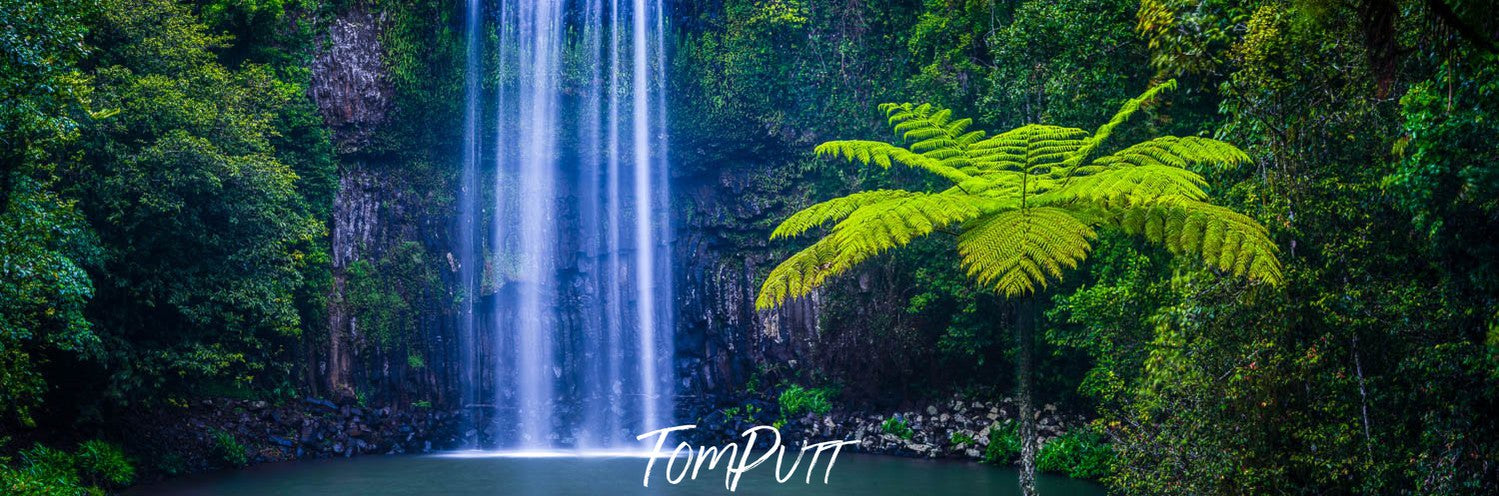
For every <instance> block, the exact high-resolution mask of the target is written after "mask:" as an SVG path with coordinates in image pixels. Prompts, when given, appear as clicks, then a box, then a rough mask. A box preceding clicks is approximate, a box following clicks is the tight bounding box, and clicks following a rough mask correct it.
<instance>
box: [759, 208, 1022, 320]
mask: <svg viewBox="0 0 1499 496" xmlns="http://www.w3.org/2000/svg"><path fill="white" fill-rule="evenodd" d="M904 193H907V194H905V195H890V196H889V197H887V198H883V199H879V200H875V201H871V202H870V203H866V204H864V205H862V206H859V207H857V208H854V209H853V211H852V212H850V213H849V214H847V216H846V217H845V218H844V219H843V220H842V221H839V222H838V223H837V224H836V225H834V226H833V231H832V232H831V233H829V234H828V235H827V236H825V237H824V238H823V239H821V240H819V241H818V242H816V243H814V244H812V246H810V247H807V248H806V249H804V250H802V251H801V252H799V253H797V254H796V255H793V256H792V257H791V258H790V259H787V260H786V262H783V263H782V264H781V265H779V266H777V267H776V268H775V269H774V270H772V271H771V272H770V276H769V278H767V279H766V281H765V284H764V285H763V286H762V287H761V288H760V295H759V297H758V298H756V302H755V305H756V306H757V307H761V308H767V307H772V306H775V305H778V304H780V303H781V302H782V301H785V300H786V299H788V298H796V297H800V296H802V295H805V294H807V293H808V292H810V291H811V290H812V289H814V288H816V287H817V286H818V285H820V284H822V282H823V281H824V280H826V279H827V278H828V277H830V276H833V275H837V274H841V273H843V272H846V271H848V270H849V269H851V268H853V267H854V266H855V265H858V264H859V263H860V262H863V261H865V260H868V259H869V258H871V257H874V256H877V255H879V254H881V253H884V252H885V251H886V250H889V249H891V248H895V247H898V246H903V245H906V244H908V243H910V242H911V241H912V240H915V239H916V238H920V237H922V236H926V235H928V234H931V233H932V232H934V231H936V230H938V229H942V228H944V227H947V226H950V225H953V224H960V223H962V222H965V221H967V220H969V219H973V218H976V217H979V216H980V215H983V214H984V213H985V212H986V209H997V208H1002V204H1000V203H998V202H993V201H988V200H984V199H982V198H974V197H971V196H969V195H964V194H961V193H949V192H944V193H915V192H904ZM814 207H815V206H814ZM803 212H805V210H804V211H803Z"/></svg>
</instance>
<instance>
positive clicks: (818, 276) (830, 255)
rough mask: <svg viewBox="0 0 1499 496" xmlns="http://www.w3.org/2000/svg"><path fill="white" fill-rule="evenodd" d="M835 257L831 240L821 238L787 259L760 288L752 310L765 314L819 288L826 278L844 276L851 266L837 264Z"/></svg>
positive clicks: (835, 249)
mask: <svg viewBox="0 0 1499 496" xmlns="http://www.w3.org/2000/svg"><path fill="white" fill-rule="evenodd" d="M837 254H838V249H837V247H836V246H835V243H834V241H833V240H832V238H823V239H820V240H818V241H817V242H816V243H813V244H812V246H808V247H807V248H806V249H804V250H802V251H799V252H797V253H796V254H795V255H792V256H791V257H790V258H787V259H786V260H785V261H784V262H781V264H780V265H777V266H776V268H774V269H771V271H770V275H769V276H767V277H766V278H765V283H764V284H761V285H760V294H759V296H757V297H755V308H756V309H757V310H766V309H770V308H774V307H776V306H779V305H780V304H781V303H784V302H785V301H786V300H790V299H793V298H800V297H802V296H805V295H806V294H807V293H810V292H812V290H813V289H816V288H817V287H818V286H821V285H822V283H823V282H824V281H826V280H827V279H828V278H829V277H832V276H835V275H838V274H841V273H843V272H847V271H848V269H850V268H852V266H851V265H848V264H841V265H840V264H838V261H837Z"/></svg>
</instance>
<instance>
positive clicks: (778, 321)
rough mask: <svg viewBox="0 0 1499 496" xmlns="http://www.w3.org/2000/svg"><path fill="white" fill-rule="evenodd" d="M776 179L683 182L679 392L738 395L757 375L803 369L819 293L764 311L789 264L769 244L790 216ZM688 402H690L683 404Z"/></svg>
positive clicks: (717, 175) (678, 249)
mask: <svg viewBox="0 0 1499 496" xmlns="http://www.w3.org/2000/svg"><path fill="white" fill-rule="evenodd" d="M782 175H784V173H781V172H777V171H742V170H737V171H736V170H733V169H718V170H714V171H712V172H710V173H708V175H707V176H706V177H679V178H676V182H677V184H676V185H675V187H676V188H677V189H676V190H675V192H674V194H675V196H676V199H675V201H674V203H673V205H672V207H673V210H674V211H675V215H676V216H677V217H676V221H677V238H676V240H675V252H674V254H673V256H674V257H675V260H676V263H677V274H676V278H677V282H676V295H675V298H676V309H677V329H676V353H677V356H676V363H677V379H678V394H682V395H687V396H701V395H722V394H730V395H732V394H734V393H735V392H736V391H737V390H738V389H739V388H740V386H741V385H743V384H744V383H745V381H746V380H748V378H749V376H750V374H752V373H753V372H755V371H756V369H758V368H763V367H765V366H769V365H771V364H789V365H791V366H793V367H794V366H795V365H796V364H797V358H798V357H800V356H802V355H804V354H805V353H806V351H807V348H808V347H809V346H811V344H812V342H813V341H814V340H815V338H816V336H817V322H818V312H819V307H820V305H819V298H818V297H817V295H816V294H814V295H812V296H811V297H809V298H803V299H800V300H798V301H795V302H792V303H791V304H788V305H786V306H784V307H782V308H780V309H777V310H775V311H770V312H759V311H756V310H755V296H756V295H757V294H758V293H759V290H760V283H761V282H763V281H762V278H763V277H764V276H763V274H764V273H765V272H768V271H769V269H770V268H771V267H774V266H775V264H778V263H780V261H781V260H782V259H783V258H784V257H785V256H786V250H785V249H774V248H773V247H771V246H770V243H769V241H767V239H766V236H767V234H768V233H769V230H768V228H767V227H766V226H769V225H772V224H771V223H772V222H775V221H777V220H779V219H780V216H782V215H784V214H783V213H782V212H783V211H784V210H785V207H784V206H783V205H780V204H778V203H777V202H776V201H775V200H772V199H773V198H777V197H778V196H779V191H778V190H779V189H780V188H779V187H778V185H780V184H784V178H781V177H779V176H782ZM679 403H683V404H685V403H688V402H679Z"/></svg>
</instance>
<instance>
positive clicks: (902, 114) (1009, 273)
mask: <svg viewBox="0 0 1499 496" xmlns="http://www.w3.org/2000/svg"><path fill="white" fill-rule="evenodd" d="M1174 87H1175V82H1174V81H1172V82H1168V83H1166V84H1162V85H1159V86H1156V87H1154V88H1151V89H1150V90H1149V91H1146V92H1145V94H1143V95H1140V97H1138V98H1134V99H1131V100H1129V101H1128V102H1125V104H1124V105H1123V106H1121V108H1120V109H1119V112H1117V113H1115V115H1114V117H1113V118H1111V119H1109V121H1108V122H1107V123H1105V124H1104V125H1102V126H1099V127H1098V129H1097V130H1095V131H1094V132H1092V133H1089V132H1087V131H1084V130H1082V129H1077V128H1069V127H1061V126H1051V125H1042V124H1031V125H1026V126H1021V127H1019V128H1016V129H1013V130H1010V131H1006V132H1004V133H1000V134H996V135H993V136H988V135H986V134H985V133H984V132H983V131H977V130H970V129H969V128H970V127H971V126H972V121H971V120H968V119H955V118H953V115H952V112H951V111H949V110H947V109H942V108H937V107H934V106H931V105H913V104H909V103H904V104H884V105H881V106H880V110H881V111H882V112H884V113H885V115H886V117H887V118H888V121H889V124H890V126H891V129H892V130H893V131H894V132H895V133H896V134H897V135H898V136H900V139H901V141H902V142H903V143H905V145H904V146H902V145H896V144H890V143H883V142H878V141H830V142H827V143H824V144H822V145H820V146H818V147H817V153H818V155H820V156H839V157H843V158H846V159H848V160H850V161H857V162H861V163H864V164H873V165H878V166H881V167H884V168H889V167H891V166H892V165H893V164H895V163H900V164H904V165H907V166H910V167H913V168H918V169H922V170H926V171H928V172H931V173H933V174H936V175H937V176H939V177H942V178H945V179H947V180H948V181H950V182H952V184H953V187H952V188H950V189H947V190H945V191H941V192H935V193H924V192H911V191H900V190H877V191H868V192H862V193H855V194H852V195H849V196H845V197H842V198H837V199H833V200H830V201H826V202H822V203H818V204H816V205H812V206H810V207H807V208H806V209H804V210H802V211H801V212H797V213H796V214H794V215H792V216H791V217H789V218H787V219H786V221H785V222H783V223H781V225H780V226H779V227H777V228H776V229H775V231H774V232H772V233H771V237H772V239H776V238H782V237H790V236H795V235H798V234H801V233H803V232H806V231H808V230H810V229H812V228H815V227H818V226H821V225H823V224H826V223H828V222H833V221H837V223H836V224H835V225H834V226H833V228H832V231H831V232H830V233H828V234H827V235H826V236H825V237H823V238H822V239H820V240H818V241H817V242H816V243H814V244H813V245H812V246H810V247H808V248H807V249H805V250H802V251H801V252H798V253H797V254H795V255H793V256H792V257H791V258H789V259H787V260H786V261H785V262H784V263H782V264H781V265H779V266H777V267H776V268H775V269H774V270H772V271H771V273H770V277H769V278H768V279H767V280H766V282H765V284H764V286H762V287H761V289H760V295H759V297H758V298H757V299H756V302H755V304H756V306H757V307H759V308H770V307H774V306H776V305H779V304H781V303H782V302H784V301H786V300H787V299H789V298H796V297H799V296H802V295H805V294H807V293H808V292H810V291H811V290H812V289H814V288H816V287H817V286H819V285H821V284H823V283H824V282H825V281H826V280H827V278H829V277H832V276H835V275H837V274H841V273H844V272H847V271H848V270H850V269H852V268H853V267H854V266H856V265H858V264H859V263H861V262H863V261H864V260H867V259H869V258H870V257H874V256H876V255H879V254H880V253H883V252H885V251H887V250H890V249H892V248H896V247H900V246H904V245H906V244H908V243H910V242H911V241H913V240H915V239H917V238H920V237H922V236H926V235H928V234H931V233H932V232H935V231H937V230H939V229H945V228H948V227H949V226H954V225H957V226H959V228H958V229H959V231H960V232H959V234H958V237H957V239H958V241H957V244H958V252H959V254H960V255H961V256H962V260H963V265H964V266H965V267H966V268H967V270H968V274H969V276H971V277H973V278H974V279H975V280H977V281H978V282H979V283H980V284H982V285H984V286H987V287H990V288H992V289H994V290H995V291H998V292H999V293H1001V294H1004V295H1006V296H1016V295H1022V294H1026V293H1031V292H1034V291H1038V290H1039V289H1041V288H1044V287H1046V285H1047V284H1048V283H1049V282H1050V281H1053V280H1056V279H1060V278H1061V277H1062V275H1063V274H1064V273H1065V271H1066V270H1067V269H1071V268H1075V267H1077V265H1078V264H1079V263H1081V262H1082V261H1083V260H1084V259H1086V258H1087V255H1088V252H1089V250H1090V249H1091V246H1092V245H1091V243H1092V240H1093V239H1094V238H1095V232H1094V229H1095V227H1107V228H1117V229H1122V230H1123V231H1125V232H1128V233H1132V234H1137V235H1140V236H1142V237H1144V238H1145V239H1147V240H1150V241H1152V242H1156V243H1160V244H1162V245H1163V246H1165V247H1167V248H1168V249H1169V250H1171V252H1172V253H1175V254H1179V255H1186V254H1195V255H1197V256H1198V257H1200V258H1201V259H1202V260H1203V261H1204V262H1205V263H1206V264H1207V265H1208V266H1210V267H1213V268H1215V269H1218V270H1222V271H1224V272H1228V273H1231V274H1234V275H1237V276H1242V277H1247V278H1250V279H1254V280H1259V281H1264V282H1267V283H1271V284H1279V283H1280V281H1281V272H1280V263H1279V262H1278V261H1277V260H1276V258H1275V255H1276V252H1277V250H1276V246H1275V244H1274V242H1272V241H1271V240H1270V238H1269V234H1268V232H1267V231H1266V230H1265V228H1264V227H1263V226H1260V225H1259V223H1257V222H1255V221H1254V220H1253V219H1251V218H1249V217H1247V216H1244V215H1242V214H1239V213H1237V212H1234V211H1232V210H1229V209H1227V208H1224V207H1220V206H1215V205H1212V204H1210V203H1207V202H1206V200H1207V199H1208V192H1207V183H1206V181H1204V180H1203V178H1202V176H1201V175H1199V174H1198V173H1197V172H1196V171H1194V170H1193V169H1196V168H1198V167H1200V166H1204V165H1209V166H1220V167H1231V166H1235V165H1239V164H1244V163H1248V162H1249V161H1250V158H1249V156H1248V155H1247V154H1245V153H1244V152H1243V151H1241V150H1239V149H1238V148H1236V147H1234V146H1233V145H1230V144H1228V143H1224V142H1222V141H1218V140H1214V139H1209V138H1201V137H1185V138H1178V137H1173V136H1165V137H1159V138H1155V139H1151V140H1147V141H1144V142H1141V143H1136V144H1133V145H1130V146H1126V147H1123V148H1121V149H1118V151H1115V152H1113V153H1109V154H1106V155H1102V156H1099V157H1096V158H1095V155H1096V154H1098V152H1100V151H1101V150H1105V147H1104V144H1105V142H1106V141H1107V139H1108V137H1109V136H1110V135H1112V134H1113V132H1114V130H1115V129H1116V128H1118V127H1119V126H1121V125H1123V124H1124V123H1125V122H1126V121H1128V119H1129V117H1130V116H1131V115H1133V114H1134V113H1135V112H1137V111H1139V109H1140V108H1142V106H1144V105H1145V104H1146V103H1147V102H1149V101H1151V100H1153V99H1155V98H1156V97H1157V95H1158V94H1159V93H1160V92H1162V91H1166V90H1169V89H1172V88H1174Z"/></svg>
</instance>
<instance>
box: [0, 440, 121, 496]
mask: <svg viewBox="0 0 1499 496" xmlns="http://www.w3.org/2000/svg"><path fill="white" fill-rule="evenodd" d="M19 457H20V460H18V463H17V464H16V465H15V466H10V465H9V463H10V462H11V461H12V460H10V459H7V458H0V494H5V495H15V496H79V495H83V494H104V491H103V490H101V489H99V487H98V486H116V487H118V486H123V485H126V484H129V483H130V481H131V479H133V478H134V477H135V467H134V466H132V465H131V464H130V461H129V460H128V459H127V458H125V454H124V452H123V451H121V450H120V449H119V448H118V447H116V446H115V445H112V444H109V443H107V442H104V441H89V442H86V443H83V445H81V446H79V447H78V452H77V453H76V454H73V453H68V452H66V451H63V450H59V449H54V448H48V447H46V446H43V445H40V444H38V445H35V446H34V447H32V448H31V449H27V450H22V451H21V452H20V453H19Z"/></svg>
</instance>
